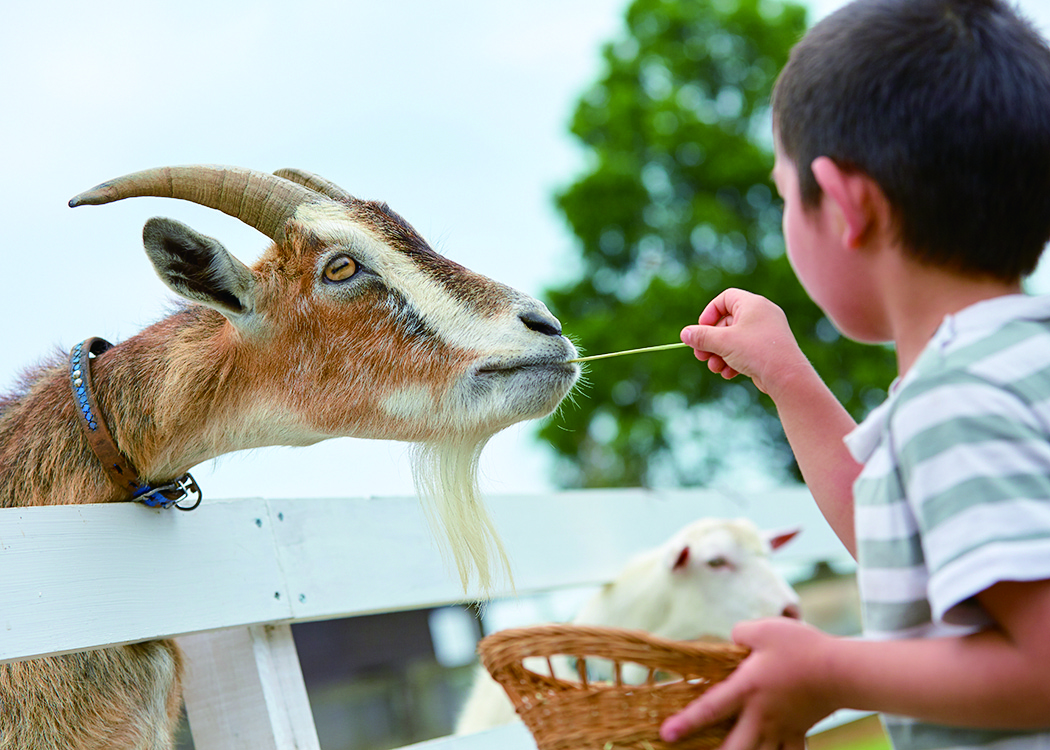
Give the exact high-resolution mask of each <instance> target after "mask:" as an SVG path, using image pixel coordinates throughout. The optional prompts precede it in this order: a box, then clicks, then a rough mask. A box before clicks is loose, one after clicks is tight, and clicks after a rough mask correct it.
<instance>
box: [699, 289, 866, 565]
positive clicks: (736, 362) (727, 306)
mask: <svg viewBox="0 0 1050 750" xmlns="http://www.w3.org/2000/svg"><path fill="white" fill-rule="evenodd" d="M682 341H683V342H685V343H686V344H688V345H690V346H691V347H693V349H694V350H696V357H697V359H699V360H701V361H706V362H707V363H708V368H709V369H710V370H711V371H712V372H715V373H720V374H721V375H722V377H724V378H733V377H736V375H738V374H743V375H747V376H748V377H749V378H751V379H752V380H753V381H754V383H755V385H756V386H757V387H758V389H759V390H761V391H762V392H763V393H765V394H767V395H768V396H769V397H770V398H772V399H773V403H774V404H776V407H777V412H778V414H779V416H780V421H781V423H782V424H783V426H784V434H785V435H786V436H787V439H788V443H789V444H790V445H791V449H792V451H793V452H794V454H795V459H796V460H797V461H798V465H799V468H800V469H801V471H802V478H803V479H804V480H805V482H806V485H807V486H808V487H809V490H810V492H812V493H813V497H814V498H815V499H816V501H817V505H818V506H819V507H820V510H821V512H822V513H823V514H824V517H825V518H826V519H827V521H828V523H829V524H830V525H831V528H832V529H833V530H834V531H835V533H836V534H837V535H838V537H839V539H841V540H842V543H843V544H844V545H845V546H846V548H847V549H848V550H849V551H850V554H852V555H856V544H855V540H854V530H853V480H854V479H856V477H857V474H858V473H859V472H860V469H861V467H860V465H859V464H858V463H856V462H855V461H854V460H853V457H852V456H851V455H850V453H849V451H848V450H847V448H846V446H845V444H844V443H843V442H842V439H843V438H844V437H845V436H846V435H847V434H848V433H849V432H850V431H852V430H853V428H854V427H856V423H855V422H854V421H853V418H852V417H850V415H849V413H848V412H847V411H846V410H845V409H844V408H843V406H842V404H840V403H839V401H838V399H836V398H835V395H834V394H833V393H832V392H831V391H830V389H828V387H827V386H826V385H824V382H823V381H822V380H821V379H820V376H819V375H818V374H817V372H816V370H814V369H813V366H812V365H811V364H810V363H809V360H807V359H806V356H805V355H804V354H803V353H802V350H801V349H800V348H799V346H798V343H797V342H796V341H795V337H794V336H793V335H792V333H791V328H790V326H789V325H788V322H787V318H786V317H785V315H784V313H783V311H782V310H781V309H780V308H779V307H777V306H776V305H775V304H773V303H772V302H770V301H769V300H767V299H765V298H764V297H759V296H758V295H755V294H751V293H749V292H744V291H741V290H739V289H727V290H726V291H724V292H722V294H720V295H719V296H718V297H716V298H715V299H714V300H713V301H712V302H711V303H710V304H709V305H708V306H707V307H706V308H705V309H704V311H703V313H702V314H701V315H700V320H699V325H695V326H687V327H686V328H685V329H683V331H682Z"/></svg>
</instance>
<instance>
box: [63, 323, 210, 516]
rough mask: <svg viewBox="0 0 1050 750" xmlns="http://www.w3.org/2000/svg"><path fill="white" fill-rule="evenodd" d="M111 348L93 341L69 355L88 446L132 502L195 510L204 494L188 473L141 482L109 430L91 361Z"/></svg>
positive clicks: (94, 339)
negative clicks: (162, 481) (163, 480)
mask: <svg viewBox="0 0 1050 750" xmlns="http://www.w3.org/2000/svg"><path fill="white" fill-rule="evenodd" d="M112 346H113V345H112V344H110V343H109V342H108V341H106V340H105V339H100V338H90V339H88V340H87V341H83V342H81V343H79V344H77V345H76V346H74V347H73V350H72V351H71V352H70V353H69V383H70V385H71V386H72V388H73V401H74V403H75V404H76V407H77V411H78V412H79V413H80V416H81V417H82V419H80V420H78V421H79V422H80V426H81V427H82V428H83V429H84V434H85V435H86V436H87V441H88V445H89V446H91V450H92V452H94V454H95V456H96V457H97V458H98V460H99V463H101V464H102V468H103V469H105V470H106V475H107V476H108V477H109V478H110V480H111V481H112V482H113V483H114V484H115V485H117V486H118V487H120V488H121V489H122V490H125V491H126V492H127V493H128V496H129V499H131V500H135V501H136V502H140V503H144V504H145V505H148V506H149V507H151V508H171V507H175V508H177V509H179V510H193V509H194V508H196V507H197V506H198V505H200V503H201V491H200V488H199V487H197V482H196V481H195V480H194V479H193V477H192V476H191V475H190V474H189V473H186V474H183V475H182V476H181V477H178V478H177V479H174V480H172V481H171V482H168V483H165V484H162V485H159V486H157V487H152V486H150V485H149V484H147V483H146V482H143V481H142V480H141V479H140V478H139V474H138V471H137V470H136V469H135V467H134V466H133V465H132V464H131V462H130V461H129V460H128V459H127V458H126V457H125V456H124V454H123V453H122V452H121V451H120V449H119V448H118V447H117V443H116V441H115V440H114V439H113V435H112V434H111V433H110V431H109V428H108V427H107V426H106V420H105V419H103V417H102V410H101V409H99V408H98V403H97V402H96V401H95V394H94V391H93V390H92V387H91V359H92V357H94V356H98V355H99V354H102V353H103V352H104V351H106V350H107V349H110V348H111V347H112ZM188 497H189V498H193V504H192V505H179V503H180V502H181V501H182V500H185V499H186V498H188Z"/></svg>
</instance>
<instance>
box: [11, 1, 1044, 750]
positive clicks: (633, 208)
mask: <svg viewBox="0 0 1050 750" xmlns="http://www.w3.org/2000/svg"><path fill="white" fill-rule="evenodd" d="M841 4H842V3H841V2H839V1H838V0H812V1H811V2H807V3H804V4H795V3H787V2H781V1H780V0H678V1H677V2H671V1H669V0H636V2H627V1H626V0H530V2H528V3H505V2H491V1H489V0H449V1H448V2H444V3H431V2H425V1H424V0H391V1H390V2H384V3H364V2H357V1H356V0H350V1H346V2H335V1H333V0H329V1H326V0H303V2H299V3H295V4H294V5H293V4H291V3H276V2H266V1H259V0H256V1H255V2H250V3H249V2H242V1H231V2H202V1H200V0H185V1H184V2H181V3H178V4H161V3H143V2H131V1H130V0H127V1H119V0H118V1H115V2H105V1H103V2H96V3H91V4H82V3H73V2H70V1H68V0H58V1H57V2H52V3H16V4H12V5H11V7H9V8H6V9H5V21H4V23H3V25H2V27H0V70H2V71H3V76H2V77H0V102H2V103H3V112H4V116H3V117H2V118H0V143H2V144H3V145H2V146H0V148H2V154H3V164H4V167H5V173H6V174H7V175H8V179H7V181H6V182H4V183H3V184H2V185H0V206H2V208H0V216H2V218H3V224H4V227H5V233H6V236H7V238H8V239H7V240H6V243H5V244H6V249H5V251H4V256H3V257H4V263H3V271H2V273H0V285H2V286H0V316H2V319H3V320H4V329H3V330H4V333H5V339H6V341H7V342H8V343H7V345H6V348H5V350H4V353H3V355H2V356H0V391H8V390H13V389H16V388H17V385H18V382H19V378H20V376H21V373H22V372H23V369H24V368H26V367H28V366H30V365H32V364H34V363H36V362H38V361H40V360H41V359H44V358H46V357H48V356H51V355H52V354H53V353H54V352H56V351H66V350H68V348H69V347H71V346H72V345H74V344H75V343H77V342H78V341H81V340H83V339H85V338H87V337H89V336H102V337H105V338H108V339H110V340H114V341H116V340H120V339H123V338H126V337H128V336H130V335H132V334H134V333H135V332H137V331H138V330H140V329H141V328H143V327H144V326H146V325H148V324H150V323H152V322H154V321H156V320H157V319H159V318H160V317H162V316H163V315H165V314H166V311H167V310H168V309H170V306H171V305H172V296H171V295H170V294H169V293H168V292H167V290H166V288H165V287H163V285H162V284H161V283H160V282H159V281H158V280H157V279H156V277H155V276H154V274H153V272H152V269H151V267H150V265H149V263H148V261H147V260H146V258H145V256H144V254H143V252H142V247H141V239H140V237H141V235H140V232H141V227H142V225H143V223H144V222H145V220H146V219H147V218H148V217H150V216H154V215H167V216H172V217H175V218H178V219H180V220H182V221H184V222H186V223H188V224H190V225H192V226H193V227H194V228H196V229H197V230H199V231H201V232H203V233H205V234H208V235H211V236H214V237H217V238H218V239H220V240H221V241H222V242H223V243H224V244H225V245H226V246H227V248H229V249H230V250H231V251H232V252H233V253H234V254H235V255H237V256H238V257H240V258H241V259H242V260H244V261H245V262H248V263H250V262H251V261H252V260H254V259H255V258H256V257H257V256H258V255H259V254H260V253H261V251H262V250H263V248H264V246H265V244H266V241H265V240H264V239H263V238H262V237H261V236H260V235H258V234H257V233H255V232H254V230H251V229H249V228H247V227H245V226H244V225H242V224H240V223H239V222H237V221H236V220H233V219H231V218H229V217H226V216H224V215H221V214H219V213H218V212H214V211H210V210H208V209H204V208H201V207H199V206H194V205H190V204H185V203H181V202H174V201H165V200H161V199H152V198H150V199H145V198H144V199H135V200H128V201H124V202H120V203H116V204H112V205H109V206H105V207H98V208H95V207H84V208H80V209H78V210H76V211H72V210H70V209H69V208H67V206H66V202H67V201H68V199H69V198H70V197H72V196H73V195H75V194H77V193H79V192H81V191H83V190H85V189H87V188H89V187H91V186H93V185H95V184H97V183H99V182H102V181H103V180H106V179H109V178H111V177H115V176H118V175H121V174H125V173H128V172H132V171H136V170H139V169H144V168H148V167H154V166H163V165H173V164H188V163H221V164H232V165H238V166H246V167H251V168H254V169H259V170H264V171H273V170H275V169H278V168H281V167H288V166H294V167H300V168H303V169H306V170H310V171H313V172H317V173H319V174H321V175H323V176H325V177H327V178H329V179H331V180H333V181H334V182H336V183H338V184H339V185H341V186H343V187H344V188H346V189H347V190H348V191H350V192H351V193H354V194H355V195H358V196H359V197H361V198H368V199H377V200H384V201H387V202H388V203H389V204H390V205H391V207H392V208H393V209H394V210H395V211H397V212H399V213H400V214H401V215H402V216H404V217H405V218H406V219H407V220H408V221H409V222H410V223H412V224H413V225H414V226H415V228H416V229H417V230H418V231H419V232H420V233H421V234H422V235H423V236H424V237H426V238H428V240H429V241H430V242H431V243H432V245H433V246H434V247H435V249H437V250H438V251H439V252H442V253H443V254H445V255H447V256H449V257H450V258H452V259H454V260H456V261H457V262H460V263H462V264H464V265H466V266H468V267H469V268H472V269H473V270H475V271H478V272H480V273H483V274H486V275H488V276H491V277H493V278H495V279H497V280H499V281H502V282H504V283H507V284H509V285H511V286H514V287H517V288H519V289H521V290H522V291H524V292H527V293H529V294H532V295H534V296H537V297H540V298H542V299H543V300H544V301H546V302H547V303H548V306H549V307H550V308H551V310H552V311H553V312H554V313H555V315H557V316H558V317H559V318H560V320H561V321H562V324H563V325H564V328H565V330H566V332H567V333H568V334H569V335H570V336H571V337H572V338H573V339H574V340H575V341H576V343H577V344H578V346H579V347H580V348H581V349H582V350H584V351H585V352H587V353H599V352H604V351H612V350H617V349H624V348H633V347H640V346H646V345H651V344H662V343H669V342H673V341H676V340H677V339H678V332H679V330H680V329H681V328H682V326H684V325H686V324H689V323H691V322H694V321H695V319H696V317H697V315H698V314H699V312H700V310H701V309H702V308H703V307H704V305H705V304H706V302H707V301H708V300H709V299H711V298H712V297H713V296H715V295H716V294H717V293H718V292H719V291H721V290H722V289H723V288H725V287H726V286H731V285H732V286H742V287H745V288H748V289H751V290H753V291H756V292H759V293H762V294H766V295H767V296H770V297H772V298H773V299H774V300H775V301H777V302H778V303H779V304H781V306H783V307H784V308H785V309H786V310H787V311H788V316H789V319H791V321H792V324H793V326H794V328H795V333H796V335H797V336H798V337H799V339H800V340H801V341H802V342H803V346H804V348H805V349H806V352H807V354H808V355H809V356H810V357H811V358H812V360H813V362H814V364H815V365H816V367H817V369H818V370H819V371H820V372H821V374H822V376H823V377H824V378H825V379H826V380H827V381H828V383H829V384H830V385H831V387H832V389H833V390H834V391H835V393H836V394H837V395H838V396H839V398H840V399H841V400H842V401H843V403H845V404H846V406H847V408H848V409H849V410H850V411H851V412H852V413H853V415H854V416H855V417H857V418H861V417H863V416H864V414H865V412H866V411H867V410H868V409H869V408H871V406H873V405H874V404H876V403H878V401H879V400H881V399H882V398H883V396H884V393H885V390H884V389H885V388H886V386H887V385H888V383H889V382H890V380H891V379H892V377H893V373H894V360H893V353H892V351H891V350H889V349H887V348H884V347H871V346H860V345H856V344H852V343H851V342H846V341H844V340H842V339H840V337H839V335H838V333H837V332H836V331H835V329H834V328H833V327H832V326H831V325H830V323H828V321H827V320H826V319H824V318H823V316H822V315H821V313H820V311H819V310H818V309H817V308H816V307H815V306H813V305H812V304H811V303H809V302H808V300H806V298H805V295H804V293H803V292H802V290H801V288H800V287H799V286H798V284H797V282H795V280H794V278H793V276H792V275H791V272H790V269H789V268H788V265H787V262H786V259H785V257H784V252H783V240H782V237H781V234H780V203H779V199H778V198H777V196H776V193H775V191H774V190H773V188H772V184H771V182H770V179H769V171H770V169H771V166H772V153H771V140H770V132H769V114H768V96H769V90H770V86H771V84H772V81H773V80H774V77H775V75H776V73H777V71H778V70H779V68H780V67H781V66H782V65H783V63H784V61H785V59H786V56H787V53H788V50H789V49H790V47H791V45H792V44H793V43H794V41H795V40H797V39H798V37H799V36H800V35H801V34H802V33H803V32H804V30H805V28H806V27H807V26H808V25H810V24H812V23H813V22H814V21H816V20H818V19H819V18H821V17H823V16H824V15H826V14H827V13H828V12H831V11H833V10H834V9H835V8H837V7H838V6H839V5H841ZM1019 7H1020V8H1021V9H1022V10H1023V12H1025V13H1026V14H1027V15H1028V16H1029V17H1030V18H1031V19H1032V20H1033V21H1034V22H1035V23H1036V25H1037V26H1038V27H1039V28H1040V30H1041V31H1042V32H1043V33H1044V35H1046V34H1047V33H1048V31H1050V5H1048V4H1047V3H1046V2H1045V0H1023V1H1022V2H1021V3H1019ZM1048 285H1050V280H1048V271H1047V270H1046V267H1045V266H1044V267H1043V268H1041V269H1040V271H1039V272H1037V274H1036V275H1035V277H1033V279H1032V281H1031V289H1032V290H1033V291H1044V290H1046V289H1047V287H1048ZM481 474H482V486H483V489H484V490H485V491H486V492H487V493H490V494H498V493H514V494H522V493H530V492H546V491H551V490H553V489H555V488H575V487H615V486H631V487H634V486H643V487H677V486H703V487H709V488H715V489H719V488H724V489H727V490H729V489H732V490H733V491H745V490H746V491H749V492H761V491H762V490H763V489H768V488H772V487H778V486H783V485H785V484H790V483H793V482H796V481H797V473H796V469H795V467H794V465H793V462H792V460H791V457H790V454H789V452H788V451H787V449H786V446H785V443H784V439H783V435H782V433H781V432H780V428H779V425H778V424H777V422H776V420H775V416H774V414H773V412H772V408H771V404H770V403H769V402H768V399H765V398H764V397H763V396H762V395H761V394H759V393H758V392H757V391H756V390H755V389H754V388H753V387H752V386H751V385H750V383H747V382H726V381H723V380H721V379H720V378H717V377H714V376H711V375H710V374H708V373H707V372H706V370H705V369H704V368H703V367H701V366H700V365H698V363H697V362H696V361H695V360H694V359H693V358H692V356H691V354H690V353H689V352H683V351H671V352H663V353H659V354H651V355H643V356H638V357H632V358H626V359H619V360H610V361H608V362H599V363H595V364H593V365H592V366H591V367H590V368H589V372H588V374H587V375H586V378H585V383H584V384H583V385H582V386H581V387H580V389H579V392H578V393H577V395H576V398H575V400H574V402H573V403H568V402H567V403H566V405H565V406H564V407H563V408H562V409H561V410H560V411H559V412H558V413H557V414H556V415H554V416H552V417H550V418H548V419H547V420H544V421H542V422H541V423H531V424H526V425H519V426H517V427H514V428H511V429H509V430H506V431H505V432H504V433H501V434H500V435H498V436H497V437H496V438H495V439H494V440H493V441H492V443H491V444H490V445H489V447H488V448H487V450H486V452H485V454H484V455H483V458H482V466H481ZM194 475H195V476H196V478H197V480H198V482H199V483H200V484H201V486H202V488H203V490H204V492H205V495H206V496H210V497H245V496H265V497H271V498H280V497H303V496H311V497H319V496H331V497H363V496H372V495H379V496H391V495H411V494H413V493H414V489H413V486H412V480H411V475H410V473H409V463H408V458H407V450H406V447H405V446H404V445H402V444H398V443H384V442H376V441H362V440H350V439H339V440H332V441H328V442H326V443H322V444H320V445H317V446H313V447H311V448H307V449H291V448H272V449H261V450H255V451H251V452H245V453H243V454H234V455H231V456H227V457H223V458H221V459H218V460H216V461H213V462H208V463H207V464H203V465H202V466H200V467H198V468H197V469H195V470H194ZM843 573H845V576H843V575H842V574H843ZM819 574H820V575H819V576H818V577H822V578H829V577H830V578H834V579H835V580H836V583H835V584H834V585H835V586H839V587H840V589H841V590H837V593H836V594H835V595H834V596H833V597H832V598H833V600H834V602H835V604H834V605H833V606H830V609H829V611H830V612H831V614H829V615H828V616H827V620H828V622H826V623H824V625H825V626H826V627H828V628H830V629H835V630H836V631H837V632H852V629H854V628H855V627H856V622H855V616H854V614H852V613H853V612H854V610H853V607H854V605H855V602H854V600H853V598H852V597H853V594H852V593H851V589H850V588H849V581H848V578H849V575H848V571H835V570H831V571H827V570H825V571H819ZM843 577H844V578H845V579H846V580H845V588H844V589H843V588H841V587H842V581H841V580H840V579H842V578H843ZM800 585H803V584H802V583H801V581H800ZM580 596H582V594H580V593H575V594H574V593H571V592H570V593H567V594H566V595H565V596H564V597H562V598H560V599H559V598H549V599H547V600H544V601H542V602H513V603H508V604H507V607H506V608H504V609H502V610H501V609H500V608H498V607H492V608H490V610H489V619H488V620H487V621H486V622H483V623H482V622H479V621H478V619H477V618H476V617H473V613H471V612H469V611H467V610H462V609H455V610H437V611H431V612H415V613H400V614H398V615H396V616H395V615H377V616H375V617H374V618H356V620H355V621H352V622H350V621H343V622H337V623H312V624H309V625H306V626H296V627H297V632H296V639H297V644H298V646H299V650H300V655H301V657H302V660H303V666H304V671H305V672H306V676H307V680H308V685H309V687H310V690H311V697H312V700H314V701H315V705H314V708H315V713H316V714H317V721H318V727H319V731H321V732H322V744H323V746H324V747H325V748H326V749H327V750H342V749H343V748H354V749H355V750H357V749H361V750H363V749H366V748H376V749H378V748H385V747H393V746H396V745H398V744H402V743H404V742H407V741H411V740H418V739H425V738H427V737H432V736H438V735H440V734H444V733H447V731H448V728H449V727H450V722H451V717H452V716H453V715H454V712H455V709H456V706H457V705H458V700H459V694H460V692H459V691H461V689H462V686H463V685H464V684H465V682H466V680H467V677H468V671H469V669H470V660H471V655H472V649H473V640H472V639H474V638H476V637H477V635H478V633H480V632H481V630H482V629H492V628H494V627H497V626H503V625H505V624H514V623H515V622H517V621H521V620H530V619H533V620H534V619H562V618H565V617H568V616H571V614H572V608H573V607H574V606H575V605H576V603H578V601H579V599H580ZM821 596H826V595H825V594H821ZM508 612H509V613H511V614H507V613H508ZM501 613H502V614H501ZM335 663H338V664H340V665H341V667H340V669H338V670H335V669H333V668H332V664H335Z"/></svg>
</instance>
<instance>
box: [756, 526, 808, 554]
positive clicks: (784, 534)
mask: <svg viewBox="0 0 1050 750" xmlns="http://www.w3.org/2000/svg"><path fill="white" fill-rule="evenodd" d="M801 533H802V529H800V528H794V529H782V530H781V531H767V532H765V537H766V541H767V542H769V548H770V549H771V550H778V549H780V548H781V547H783V546H784V545H785V544H787V543H788V542H790V541H791V540H792V539H794V538H795V537H796V536H798V535H799V534H801Z"/></svg>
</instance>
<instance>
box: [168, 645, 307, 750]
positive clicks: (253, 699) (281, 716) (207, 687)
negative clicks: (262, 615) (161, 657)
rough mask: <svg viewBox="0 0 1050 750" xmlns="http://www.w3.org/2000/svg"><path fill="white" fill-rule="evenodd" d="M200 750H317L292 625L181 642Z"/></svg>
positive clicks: (196, 744)
mask: <svg viewBox="0 0 1050 750" xmlns="http://www.w3.org/2000/svg"><path fill="white" fill-rule="evenodd" d="M178 643H179V646H180V647H181V648H182V650H183V652H184V653H185V655H186V661H187V666H186V677H185V680H184V685H185V700H186V712H187V714H188V716H189V722H190V731H191V732H192V733H193V744H194V747H195V748H196V750H242V749H243V750H290V749H291V748H295V749H296V750H320V747H321V746H320V743H319V742H318V739H317V730H316V729H315V727H314V721H313V714H312V713H311V711H310V703H309V700H308V698H307V695H306V686H305V684H304V683H303V673H302V669H301V668H300V666H299V657H298V655H297V653H296V650H295V641H294V640H293V639H292V629H291V626H290V625H287V624H281V625H251V626H248V627H243V628H231V629H229V630H220V631H215V632H210V633H195V634H192V635H187V636H183V637H181V638H179V639H178Z"/></svg>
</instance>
